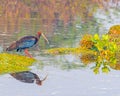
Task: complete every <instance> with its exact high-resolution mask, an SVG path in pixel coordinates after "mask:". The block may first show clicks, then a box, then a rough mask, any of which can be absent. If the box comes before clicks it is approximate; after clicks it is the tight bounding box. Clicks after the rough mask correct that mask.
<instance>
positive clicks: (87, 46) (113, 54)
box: [47, 25, 120, 74]
mask: <svg viewBox="0 0 120 96" xmlns="http://www.w3.org/2000/svg"><path fill="white" fill-rule="evenodd" d="M119 34H120V25H115V26H112V27H111V28H110V31H109V32H108V34H105V35H104V34H103V35H102V36H99V35H98V34H95V35H93V36H92V35H90V34H86V35H84V36H83V38H82V39H81V41H80V43H79V44H80V46H79V47H78V48H53V49H49V50H47V53H49V54H52V55H64V54H75V55H78V56H80V60H81V61H82V62H83V63H84V64H94V63H95V66H93V67H92V69H93V72H94V73H95V74H98V73H99V71H100V70H101V71H102V72H104V73H108V72H109V71H110V68H113V69H116V70H120V60H119V58H120V53H119V52H120V50H119V49H120V38H119V37H120V36H119Z"/></svg>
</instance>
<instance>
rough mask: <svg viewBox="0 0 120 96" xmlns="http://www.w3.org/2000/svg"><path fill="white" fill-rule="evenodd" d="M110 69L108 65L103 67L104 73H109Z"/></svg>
mask: <svg viewBox="0 0 120 96" xmlns="http://www.w3.org/2000/svg"><path fill="white" fill-rule="evenodd" d="M109 71H110V69H109V68H108V67H106V66H105V67H103V68H102V72H103V73H108V72H109Z"/></svg>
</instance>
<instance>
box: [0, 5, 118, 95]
mask: <svg viewBox="0 0 120 96" xmlns="http://www.w3.org/2000/svg"><path fill="white" fill-rule="evenodd" d="M46 4H47V3H46ZM28 5H29V3H28ZM83 14H84V13H83ZM49 15H50V14H49ZM119 15H120V11H119V9H117V10H116V9H114V10H113V9H112V8H111V10H110V11H108V14H107V13H105V12H104V11H103V10H98V11H97V12H96V13H95V14H94V18H92V19H91V20H89V22H88V21H87V22H86V23H83V22H82V21H80V20H79V16H78V17H76V18H75V21H74V22H72V21H70V20H69V22H68V23H69V24H63V22H65V21H62V20H60V21H59V20H58V18H57V17H56V18H55V20H51V18H50V21H52V23H50V22H49V20H48V22H47V21H46V20H44V18H40V19H38V18H31V19H25V18H24V19H23V21H24V22H22V21H21V22H22V23H20V24H19V23H17V25H15V23H14V22H13V23H12V24H11V23H10V22H9V21H8V24H6V23H5V24H4V23H3V22H2V24H1V26H0V46H1V47H2V48H3V51H5V49H6V48H7V47H8V46H9V45H10V44H11V43H12V42H13V41H16V40H17V39H19V38H20V37H23V36H25V35H35V34H36V32H37V31H41V30H42V32H43V33H44V34H45V35H46V36H47V38H48V40H49V42H50V44H49V45H48V44H46V42H45V41H44V40H43V38H40V41H39V44H38V46H37V47H34V48H31V49H30V53H31V54H32V55H33V56H34V58H35V59H37V60H38V61H39V62H37V63H36V64H34V65H33V66H31V67H30V68H31V72H33V73H35V74H37V75H38V76H39V77H40V79H43V78H44V77H45V76H46V75H47V74H48V77H47V79H46V80H45V81H44V82H43V84H42V86H39V85H37V84H35V82H34V83H31V84H29V83H24V82H20V81H19V80H16V79H15V78H13V77H12V76H11V75H10V74H5V75H0V96H120V91H119V90H120V88H119V86H120V75H119V74H120V71H116V70H112V69H111V71H110V72H109V73H108V74H104V73H100V74H98V75H95V74H94V73H93V71H92V69H91V66H87V67H85V66H84V64H82V62H81V61H80V58H79V56H74V55H70V54H69V55H57V56H52V55H48V54H44V53H43V52H44V51H45V50H47V49H50V48H57V47H76V46H79V41H80V39H81V37H82V36H83V34H85V33H90V34H95V33H98V34H100V35H101V34H105V33H107V32H108V30H109V28H110V26H112V25H116V24H120V19H119ZM48 17H49V16H48ZM0 20H2V19H0ZM42 21H44V22H43V23H41V22H42ZM53 21H54V22H53ZM71 22H72V23H71ZM6 27H7V30H6ZM0 51H2V49H0ZM21 54H22V55H24V53H21ZM93 65H94V64H93Z"/></svg>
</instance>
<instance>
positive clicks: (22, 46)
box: [6, 32, 49, 58]
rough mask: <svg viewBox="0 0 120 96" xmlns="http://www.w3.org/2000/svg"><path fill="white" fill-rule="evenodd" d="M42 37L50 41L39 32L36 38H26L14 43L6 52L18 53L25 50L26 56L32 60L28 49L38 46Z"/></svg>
mask: <svg viewBox="0 0 120 96" xmlns="http://www.w3.org/2000/svg"><path fill="white" fill-rule="evenodd" d="M40 36H43V38H44V39H45V40H46V41H47V42H48V39H47V38H46V37H45V35H44V34H43V33H42V32H37V35H36V36H25V37H22V38H21V39H19V40H17V41H15V42H13V43H12V44H11V45H10V46H9V47H8V48H7V49H6V51H13V50H17V52H18V51H20V52H21V51H22V50H24V52H25V54H26V55H27V56H29V57H31V58H32V55H31V54H30V53H29V52H28V49H29V48H31V47H33V46H34V45H35V44H37V42H38V41H39V38H40ZM48 43H49V42H48Z"/></svg>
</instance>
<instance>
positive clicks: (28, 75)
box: [10, 71, 47, 85]
mask: <svg viewBox="0 0 120 96" xmlns="http://www.w3.org/2000/svg"><path fill="white" fill-rule="evenodd" d="M10 75H11V76H12V77H14V78H15V79H17V80H19V81H21V82H24V83H34V82H35V81H36V84H37V85H42V82H43V81H44V80H46V78H47V76H46V77H45V78H44V79H43V80H40V78H39V77H38V75H36V74H35V73H33V72H30V71H23V72H17V73H11V74H10Z"/></svg>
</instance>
